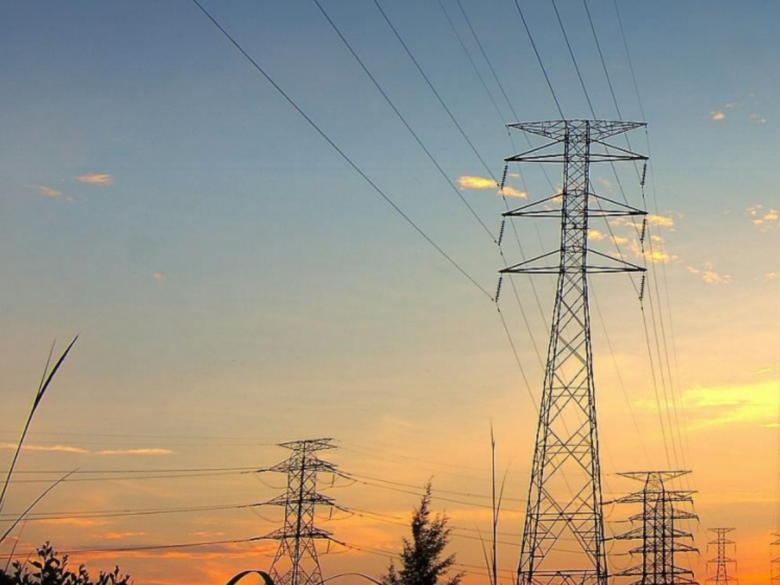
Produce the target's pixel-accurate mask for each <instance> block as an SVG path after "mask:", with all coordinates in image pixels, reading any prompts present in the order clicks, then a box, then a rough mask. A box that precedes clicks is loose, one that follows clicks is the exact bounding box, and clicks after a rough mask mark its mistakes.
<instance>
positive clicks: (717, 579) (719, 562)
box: [707, 528, 739, 585]
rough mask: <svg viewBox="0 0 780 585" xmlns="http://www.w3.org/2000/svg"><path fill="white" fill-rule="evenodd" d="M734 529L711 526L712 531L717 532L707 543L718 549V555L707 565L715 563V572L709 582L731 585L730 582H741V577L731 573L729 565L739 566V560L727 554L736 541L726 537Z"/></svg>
mask: <svg viewBox="0 0 780 585" xmlns="http://www.w3.org/2000/svg"><path fill="white" fill-rule="evenodd" d="M732 530H734V529H733V528H709V531H710V532H714V533H715V540H711V541H710V542H708V543H707V544H709V545H714V546H715V547H716V550H717V555H716V557H715V558H714V559H710V560H708V561H707V565H708V566H709V565H715V574H714V575H713V576H712V577H710V578H709V579H707V583H714V584H715V585H729V584H730V583H735V584H737V583H739V579H737V578H736V577H732V576H731V575H729V572H728V566H729V565H733V566H734V569H735V570H736V568H737V561H736V560H734V559H732V558H730V557H729V556H728V554H727V549H728V547H729V546H731V545H734V546H736V543H735V542H734V541H733V540H729V539H728V538H726V535H727V534H728V533H729V532H731V531H732Z"/></svg>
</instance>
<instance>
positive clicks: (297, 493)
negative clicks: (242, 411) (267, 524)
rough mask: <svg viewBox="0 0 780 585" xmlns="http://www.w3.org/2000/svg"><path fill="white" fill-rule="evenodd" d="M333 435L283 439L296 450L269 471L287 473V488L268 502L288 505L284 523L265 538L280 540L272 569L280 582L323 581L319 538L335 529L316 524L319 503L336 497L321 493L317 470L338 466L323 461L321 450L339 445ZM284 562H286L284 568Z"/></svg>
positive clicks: (290, 584)
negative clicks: (317, 545)
mask: <svg viewBox="0 0 780 585" xmlns="http://www.w3.org/2000/svg"><path fill="white" fill-rule="evenodd" d="M332 441H333V439H307V440H304V441H291V442H289V443H281V444H280V445H279V446H280V447H285V448H286V449H290V450H292V451H293V454H292V455H291V456H290V458H289V459H287V460H286V461H284V462H282V463H279V464H278V465H275V466H274V467H271V468H270V470H269V471H277V472H279V473H285V474H287V491H286V492H285V493H284V494H283V495H281V496H279V497H277V498H274V499H273V500H271V501H270V502H268V504H271V505H275V506H283V507H284V526H283V527H282V528H280V529H278V530H274V531H273V532H271V533H270V534H268V535H266V536H265V538H270V539H275V540H278V541H279V548H278V549H277V551H276V555H275V556H274V560H273V563H272V564H271V568H270V570H269V571H268V572H269V573H270V575H271V577H272V578H273V580H274V583H275V584H276V585H321V583H322V571H321V569H320V562H319V559H318V558H317V549H316V547H315V544H314V541H315V540H316V539H329V538H330V537H331V533H330V532H328V531H327V530H322V529H321V528H316V527H315V526H314V509H315V506H317V505H325V506H332V505H333V503H334V502H333V499H332V498H329V497H328V496H323V495H321V494H318V493H317V474H318V473H321V472H326V473H335V472H336V466H335V465H334V464H332V463H328V462H327V461H322V460H321V459H319V458H318V457H317V455H316V452H317V451H323V450H325V449H335V448H336V446H335V445H333V444H332ZM281 565H285V567H284V568H281Z"/></svg>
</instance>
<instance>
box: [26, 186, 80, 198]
mask: <svg viewBox="0 0 780 585" xmlns="http://www.w3.org/2000/svg"><path fill="white" fill-rule="evenodd" d="M27 186H28V187H29V188H30V189H35V191H37V192H38V193H40V194H41V195H43V196H45V197H49V198H50V199H64V200H65V201H73V198H72V197H66V196H65V195H63V194H62V191H57V189H52V188H51V187H47V186H46V185H27Z"/></svg>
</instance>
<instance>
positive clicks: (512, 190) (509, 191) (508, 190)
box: [499, 185, 528, 199]
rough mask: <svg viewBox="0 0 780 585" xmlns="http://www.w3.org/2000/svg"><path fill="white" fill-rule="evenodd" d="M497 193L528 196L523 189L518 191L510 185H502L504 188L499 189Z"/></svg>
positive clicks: (509, 195)
mask: <svg viewBox="0 0 780 585" xmlns="http://www.w3.org/2000/svg"><path fill="white" fill-rule="evenodd" d="M499 195H505V196H507V197H521V198H523V199H525V198H526V197H528V193H526V192H525V191H518V190H517V189H515V188H514V187H512V186H511V185H504V188H503V189H501V192H500V193H499Z"/></svg>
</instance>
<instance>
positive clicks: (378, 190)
mask: <svg viewBox="0 0 780 585" xmlns="http://www.w3.org/2000/svg"><path fill="white" fill-rule="evenodd" d="M192 2H193V4H195V6H197V7H198V8H199V9H200V11H201V12H202V13H203V14H204V15H205V16H206V17H207V18H208V19H209V20H210V21H211V23H212V24H213V25H214V26H215V27H216V28H217V29H218V30H219V31H220V32H221V33H222V34H223V35H224V36H225V38H226V39H228V41H230V43H231V44H232V45H233V46H234V47H235V48H236V49H237V50H238V51H239V52H240V53H241V54H242V55H243V56H244V57H245V58H246V59H247V61H249V63H250V64H251V65H252V66H253V67H254V68H255V69H256V70H257V71H258V73H260V74H261V75H262V76H263V77H264V78H265V80H266V81H268V83H270V84H271V85H272V86H273V88H274V89H275V90H276V91H277V92H278V93H279V94H280V95H281V96H282V97H283V98H284V99H285V100H286V101H287V103H289V104H290V105H291V106H292V107H293V108H294V109H295V111H296V112H298V114H300V115H301V116H302V117H303V119H304V120H306V122H308V123H309V125H310V126H311V127H312V128H313V129H314V130H315V131H316V132H317V133H318V134H319V135H320V136H321V137H322V138H323V140H325V142H327V143H328V144H329V145H330V146H331V148H333V150H335V151H336V152H337V153H338V154H339V156H341V158H342V159H344V161H345V162H346V163H347V164H348V165H349V166H350V167H352V169H353V170H354V171H355V172H356V173H357V174H358V175H360V176H361V177H362V178H363V180H364V181H366V183H368V184H369V186H371V188H372V189H373V190H374V191H375V192H376V193H377V194H378V195H379V196H380V197H382V199H384V200H385V202H386V203H387V204H388V205H390V207H392V208H393V209H394V210H395V212H396V213H398V215H400V216H401V217H402V218H403V219H404V220H405V221H406V222H407V223H408V224H409V225H410V226H411V227H412V228H414V230H415V231H416V232H417V233H418V234H419V235H420V236H422V238H423V239H424V240H425V241H426V242H428V243H429V244H430V245H431V246H432V247H433V248H434V249H435V250H436V251H437V252H439V254H440V255H441V256H443V257H444V258H445V259H446V260H447V261H448V262H449V263H450V264H451V265H452V266H453V267H454V268H455V269H456V270H457V271H458V272H460V274H461V275H463V276H464V277H465V278H466V279H468V280H469V281H470V282H471V284H473V285H474V286H475V287H476V288H477V289H479V290H480V291H481V292H482V293H483V294H484V295H485V296H487V297H488V298H492V297H491V296H490V293H489V292H488V291H487V290H485V288H484V287H483V286H482V285H480V284H479V283H478V282H477V281H476V280H474V278H473V277H472V276H471V275H470V274H469V273H468V272H466V271H465V269H463V268H462V267H461V266H460V264H458V263H457V262H456V261H455V260H454V259H453V258H452V257H451V256H450V255H449V254H447V252H445V251H444V250H443V249H442V248H441V247H440V246H439V245H438V244H437V243H436V242H434V241H433V240H432V239H431V238H430V236H428V234H426V233H425V232H424V231H423V230H422V228H420V227H419V226H418V225H417V224H416V223H415V222H414V221H413V220H412V219H411V218H410V217H409V216H408V215H407V214H406V213H405V212H404V211H403V210H402V209H401V208H400V207H399V206H398V205H397V204H396V203H395V202H394V201H393V200H392V199H391V198H390V197H389V196H388V195H387V194H386V193H385V192H384V191H383V190H382V189H381V188H380V187H379V186H378V185H377V184H376V183H374V181H372V180H371V179H370V178H369V176H368V175H366V173H365V172H364V171H363V170H362V169H361V168H360V167H359V166H358V165H357V164H356V163H355V162H354V161H353V160H352V159H351V158H350V157H349V156H348V155H347V154H346V153H345V152H344V151H343V150H341V148H339V147H338V146H337V145H336V143H335V142H334V141H333V140H332V139H331V138H330V137H329V136H328V135H327V134H326V133H325V131H324V130H322V129H321V128H320V127H319V126H318V125H317V123H316V122H314V120H313V119H312V118H311V117H310V116H309V115H308V114H307V113H306V112H304V110H303V109H302V108H301V107H300V106H299V105H298V104H297V103H296V102H295V100H293V99H292V98H291V97H290V96H289V95H288V94H287V93H286V92H285V91H284V90H283V89H282V88H281V86H280V85H279V84H278V83H276V81H274V80H273V78H272V77H271V76H270V75H269V74H268V73H266V71H265V70H264V69H263V68H262V67H261V66H260V65H259V64H258V63H257V61H255V60H254V59H253V58H252V57H251V56H250V55H249V53H247V52H246V51H245V50H244V48H243V47H242V46H241V45H240V44H239V43H238V41H236V40H235V39H234V38H233V37H232V36H231V35H230V33H228V32H227V30H225V29H224V28H223V27H222V25H221V24H219V22H217V20H216V19H215V18H214V17H213V16H212V15H211V14H210V13H209V12H208V11H207V10H206V9H205V8H204V7H203V6H202V5H201V4H200V2H198V0H192Z"/></svg>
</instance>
